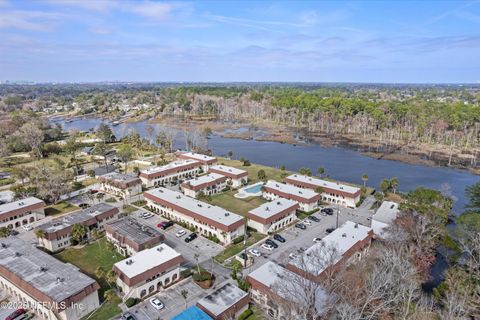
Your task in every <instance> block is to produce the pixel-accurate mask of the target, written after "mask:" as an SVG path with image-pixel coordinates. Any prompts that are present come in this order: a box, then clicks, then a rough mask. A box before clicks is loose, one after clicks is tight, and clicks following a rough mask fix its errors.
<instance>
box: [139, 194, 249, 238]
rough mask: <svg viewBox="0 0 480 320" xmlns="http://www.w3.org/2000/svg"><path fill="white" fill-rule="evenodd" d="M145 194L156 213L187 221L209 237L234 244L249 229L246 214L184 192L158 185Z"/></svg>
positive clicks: (190, 225) (149, 205) (168, 217)
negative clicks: (245, 218) (231, 210)
mask: <svg viewBox="0 0 480 320" xmlns="http://www.w3.org/2000/svg"><path fill="white" fill-rule="evenodd" d="M144 197H145V200H146V201H147V206H148V207H149V208H150V210H152V211H153V212H155V213H157V214H161V215H162V216H164V217H166V218H167V219H170V220H174V221H179V222H183V223H185V224H187V225H188V226H189V227H192V228H194V229H195V230H196V231H197V232H198V233H200V234H201V235H203V236H205V237H213V236H214V237H217V238H218V239H219V240H220V242H221V243H223V244H229V243H231V242H232V241H233V239H235V238H237V237H240V236H242V235H243V234H244V232H245V230H244V229H245V222H244V218H243V217H242V216H239V215H238V214H235V213H232V212H229V211H227V210H225V209H223V208H220V207H217V206H214V205H210V204H208V203H205V202H202V201H199V200H196V199H193V198H191V197H188V196H186V195H184V194H182V193H181V192H178V191H173V190H169V189H167V188H157V189H153V190H149V191H146V192H144Z"/></svg>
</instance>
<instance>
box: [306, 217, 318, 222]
mask: <svg viewBox="0 0 480 320" xmlns="http://www.w3.org/2000/svg"><path fill="white" fill-rule="evenodd" d="M308 220H311V221H315V222H320V219H318V218H317V217H315V216H308Z"/></svg>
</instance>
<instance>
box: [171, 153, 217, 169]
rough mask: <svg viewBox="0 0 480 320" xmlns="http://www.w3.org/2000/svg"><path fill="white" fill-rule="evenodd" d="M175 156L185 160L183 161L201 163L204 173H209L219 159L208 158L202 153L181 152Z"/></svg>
mask: <svg viewBox="0 0 480 320" xmlns="http://www.w3.org/2000/svg"><path fill="white" fill-rule="evenodd" d="M175 155H176V156H177V158H178V159H183V160H187V159H190V160H195V161H199V162H201V163H202V170H203V172H207V171H208V169H209V168H210V166H212V165H214V164H216V163H217V158H215V157H211V156H207V155H204V154H201V153H194V152H184V151H179V152H176V153H175Z"/></svg>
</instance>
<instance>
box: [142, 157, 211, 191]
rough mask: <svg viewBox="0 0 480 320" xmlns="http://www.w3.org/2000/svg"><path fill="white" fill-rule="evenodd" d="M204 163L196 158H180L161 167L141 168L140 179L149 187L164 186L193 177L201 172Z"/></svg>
mask: <svg viewBox="0 0 480 320" xmlns="http://www.w3.org/2000/svg"><path fill="white" fill-rule="evenodd" d="M201 167H202V163H201V162H199V161H196V160H191V159H187V160H178V161H174V162H170V163H169V164H166V165H164V166H160V167H150V168H148V169H145V170H140V176H139V177H140V180H142V183H143V185H144V186H146V187H147V188H151V187H159V186H163V185H165V184H167V183H170V182H176V181H178V180H184V179H191V178H193V177H196V176H197V175H198V174H199V173H200V172H201Z"/></svg>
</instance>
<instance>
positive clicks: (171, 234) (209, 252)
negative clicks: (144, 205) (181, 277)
mask: <svg viewBox="0 0 480 320" xmlns="http://www.w3.org/2000/svg"><path fill="white" fill-rule="evenodd" d="M140 212H147V211H146V210H144V209H142V210H140V211H138V212H135V213H133V214H134V215H136V216H137V217H139V214H140ZM138 219H139V220H143V221H144V222H145V223H147V224H148V225H150V226H152V227H154V228H157V224H159V223H160V222H162V221H166V219H164V218H163V217H160V216H159V215H156V214H154V215H153V217H151V218H148V219H143V218H140V217H139V218H138ZM157 229H158V228H157ZM181 229H183V228H182V227H180V226H178V225H176V224H175V225H173V226H172V227H170V228H168V229H167V230H165V231H164V230H161V229H160V231H161V232H163V233H164V234H165V243H166V244H167V245H169V246H170V247H172V248H173V249H175V250H177V251H178V252H180V253H181V254H182V255H183V257H184V258H185V260H186V261H187V262H188V263H187V265H189V266H193V265H196V263H197V261H196V260H195V255H196V254H198V255H199V259H198V262H199V263H202V262H206V261H209V260H210V259H211V258H212V257H214V256H216V255H217V254H218V253H220V251H222V250H223V247H222V246H221V245H219V244H216V243H214V242H212V241H210V240H208V239H206V238H204V237H202V236H200V235H199V236H198V237H197V238H196V239H194V240H193V241H191V242H189V243H186V242H185V241H184V239H185V238H186V236H187V235H189V234H190V233H191V231H189V230H186V231H187V233H186V234H185V235H184V236H182V237H177V236H176V235H175V234H176V233H177V232H178V231H179V230H181Z"/></svg>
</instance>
